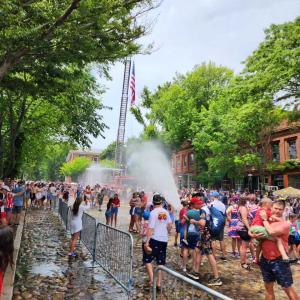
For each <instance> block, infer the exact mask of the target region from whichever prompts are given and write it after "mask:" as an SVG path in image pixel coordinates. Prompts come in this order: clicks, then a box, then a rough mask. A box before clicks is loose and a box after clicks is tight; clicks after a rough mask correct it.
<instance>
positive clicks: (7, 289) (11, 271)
mask: <svg viewBox="0 0 300 300" xmlns="http://www.w3.org/2000/svg"><path fill="white" fill-rule="evenodd" d="M24 221H25V211H23V212H22V213H21V218H20V225H19V226H18V228H17V232H16V236H15V240H14V248H15V250H14V256H13V259H14V264H13V267H12V268H10V267H8V268H7V270H6V272H5V274H4V277H3V295H2V297H0V298H1V300H11V299H12V297H13V290H14V281H15V274H16V268H17V260H18V255H19V250H20V246H21V240H22V233H23V227H24Z"/></svg>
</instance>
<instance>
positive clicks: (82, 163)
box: [60, 157, 91, 176]
mask: <svg viewBox="0 0 300 300" xmlns="http://www.w3.org/2000/svg"><path fill="white" fill-rule="evenodd" d="M90 164H91V161H90V160H89V159H88V158H86V157H77V158H75V159H74V160H72V161H70V162H66V163H64V164H63V165H62V167H61V168H60V171H61V173H62V174H63V175H64V176H77V175H79V174H80V173H82V172H83V171H84V170H85V169H86V168H87V167H88V166H89V165H90Z"/></svg>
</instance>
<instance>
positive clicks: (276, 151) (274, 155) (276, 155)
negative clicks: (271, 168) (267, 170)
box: [272, 142, 280, 161]
mask: <svg viewBox="0 0 300 300" xmlns="http://www.w3.org/2000/svg"><path fill="white" fill-rule="evenodd" d="M272 160H273V161H280V153H279V142H277V143H273V144H272Z"/></svg>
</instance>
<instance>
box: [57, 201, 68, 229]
mask: <svg viewBox="0 0 300 300" xmlns="http://www.w3.org/2000/svg"><path fill="white" fill-rule="evenodd" d="M58 212H59V215H60V217H61V219H62V221H63V223H64V225H65V227H66V229H68V219H69V207H68V204H67V203H65V202H63V200H62V199H59V204H58Z"/></svg>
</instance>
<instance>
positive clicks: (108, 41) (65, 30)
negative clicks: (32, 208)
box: [0, 0, 155, 177]
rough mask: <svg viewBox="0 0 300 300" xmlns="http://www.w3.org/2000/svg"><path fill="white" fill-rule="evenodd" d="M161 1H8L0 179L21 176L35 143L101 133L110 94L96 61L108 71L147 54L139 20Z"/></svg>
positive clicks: (1, 72)
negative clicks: (94, 69) (93, 67)
mask: <svg viewBox="0 0 300 300" xmlns="http://www.w3.org/2000/svg"><path fill="white" fill-rule="evenodd" d="M154 2H155V0H154V1H151V0H132V1H127V2H124V1H121V0H112V1H109V2H107V1H102V0H101V1H96V0H91V1H82V0H62V1H59V3H58V2H57V1H53V0H50V1H46V0H41V1H38V3H37V2H33V1H16V0H12V1H8V0H5V1H2V2H1V4H0V11H1V18H0V26H1V32H0V39H1V45H0V86H1V92H0V177H6V176H7V177H15V176H17V174H18V173H20V168H21V165H22V160H23V159H24V157H26V155H27V154H26V153H24V149H27V150H28V152H30V151H29V147H28V144H30V143H32V144H39V142H38V140H43V141H49V140H51V141H55V140H57V139H58V138H61V137H62V138H63V139H65V140H69V141H70V142H71V143H73V142H74V143H77V144H79V145H81V146H83V147H88V146H89V145H90V139H89V136H90V135H92V136H94V137H96V136H99V135H102V133H103V130H104V128H105V127H106V126H105V124H104V123H103V122H102V116H101V115H99V111H100V110H101V109H102V108H103V107H102V104H101V102H100V101H99V96H100V95H101V94H102V92H103V91H102V90H101V89H100V87H99V86H98V85H97V84H96V82H95V80H94V78H93V77H92V76H91V75H90V69H89V64H92V63H96V64H97V66H98V68H99V70H100V71H101V72H102V74H104V75H106V76H108V70H109V66H110V65H111V64H112V63H114V62H116V61H118V60H122V59H123V58H125V57H127V56H129V55H132V54H134V53H137V52H139V51H142V48H141V46H140V45H139V44H137V43H136V40H137V39H138V38H139V37H141V36H143V35H144V34H145V33H146V31H147V25H145V24H141V23H140V22H139V17H140V16H141V15H143V14H144V13H145V12H147V11H149V10H151V9H153V8H154V7H155V3H154ZM136 21H137V22H136ZM24 24H26V26H24ZM38 148H39V149H41V147H40V146H39V147H38Z"/></svg>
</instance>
